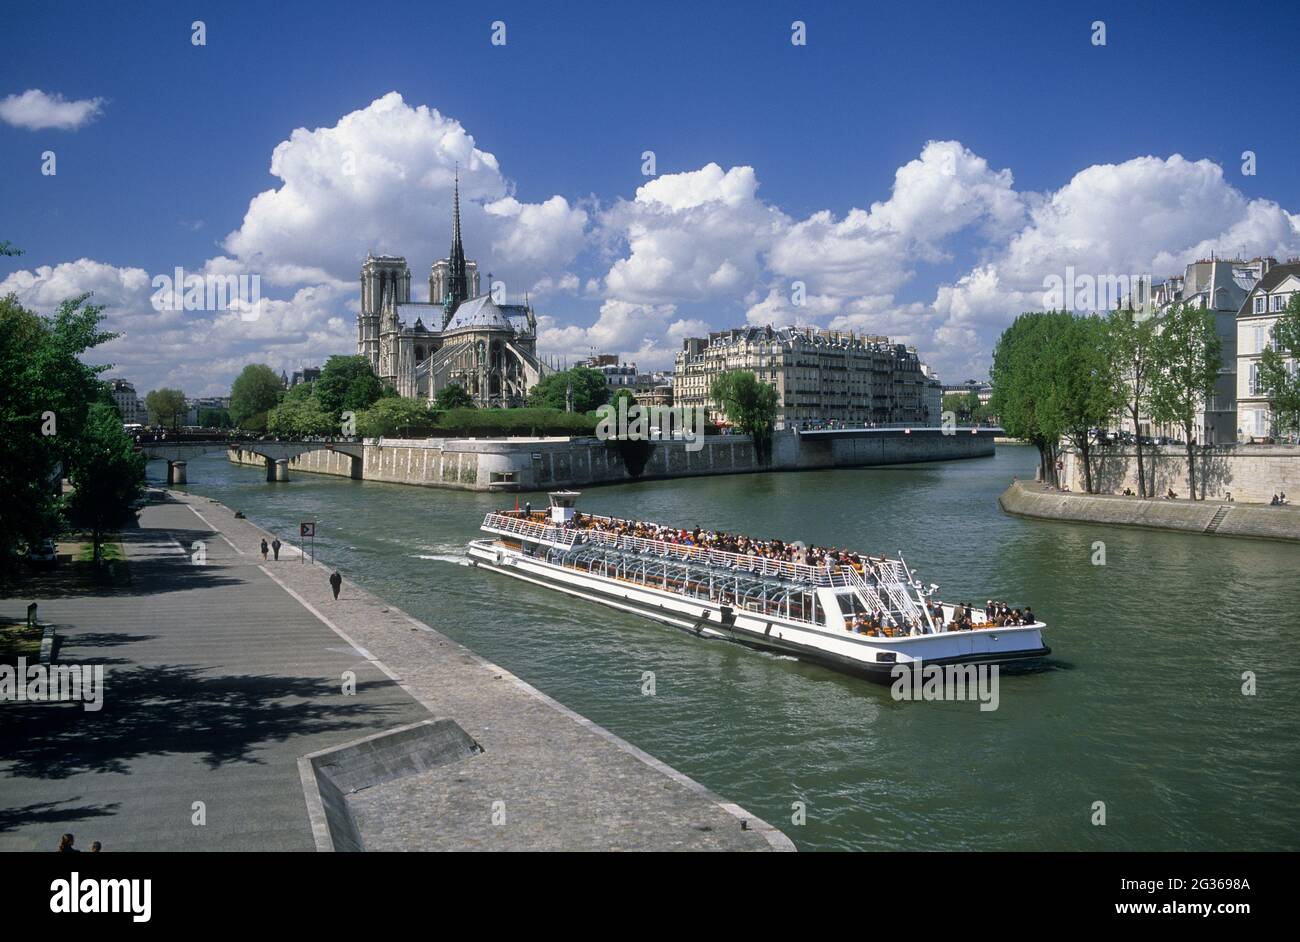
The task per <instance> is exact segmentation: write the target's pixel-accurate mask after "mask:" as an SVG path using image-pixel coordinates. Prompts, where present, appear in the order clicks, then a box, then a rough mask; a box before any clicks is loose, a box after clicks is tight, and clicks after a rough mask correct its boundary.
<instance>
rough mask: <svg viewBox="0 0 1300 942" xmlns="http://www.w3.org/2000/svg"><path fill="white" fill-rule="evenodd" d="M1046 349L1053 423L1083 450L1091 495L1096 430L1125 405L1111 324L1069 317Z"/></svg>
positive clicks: (1085, 481)
mask: <svg viewBox="0 0 1300 942" xmlns="http://www.w3.org/2000/svg"><path fill="white" fill-rule="evenodd" d="M1046 353H1047V361H1046V364H1045V366H1046V367H1047V368H1048V369H1049V370H1050V373H1049V377H1048V378H1049V379H1050V387H1049V390H1048V394H1047V399H1046V402H1045V404H1044V407H1045V409H1046V412H1047V414H1048V415H1049V416H1050V422H1051V424H1052V426H1053V427H1055V428H1059V429H1060V430H1061V434H1062V435H1063V436H1064V437H1065V439H1066V440H1067V441H1069V443H1070V444H1071V445H1073V446H1074V449H1075V451H1076V452H1077V453H1078V455H1079V460H1080V461H1081V462H1082V463H1083V486H1084V490H1085V491H1086V492H1087V493H1089V494H1091V493H1092V492H1093V487H1092V445H1093V436H1092V431H1093V429H1104V428H1105V427H1106V426H1107V425H1108V424H1109V422H1110V419H1111V417H1112V416H1113V415H1114V414H1115V410H1116V409H1118V408H1119V404H1120V400H1119V397H1118V396H1117V394H1116V386H1117V382H1116V379H1115V373H1116V369H1115V365H1114V363H1113V361H1112V359H1111V350H1110V345H1109V342H1108V330H1107V322H1106V321H1105V320H1103V319H1102V318H1100V317H1096V316H1092V315H1088V316H1074V315H1069V316H1068V319H1064V320H1061V322H1060V325H1059V326H1058V327H1057V328H1056V329H1055V330H1054V331H1053V333H1052V336H1051V338H1050V340H1049V341H1048V343H1047V347H1046Z"/></svg>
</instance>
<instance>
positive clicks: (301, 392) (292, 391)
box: [280, 383, 315, 402]
mask: <svg viewBox="0 0 1300 942" xmlns="http://www.w3.org/2000/svg"><path fill="white" fill-rule="evenodd" d="M314 386H315V384H314V383H299V384H298V385H297V386H290V387H289V388H288V389H287V390H285V393H284V396H283V398H281V400H280V401H281V402H306V401H307V400H308V399H311V398H312V397H313V396H314V395H315V389H314Z"/></svg>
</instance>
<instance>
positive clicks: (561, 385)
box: [528, 366, 609, 412]
mask: <svg viewBox="0 0 1300 942" xmlns="http://www.w3.org/2000/svg"><path fill="white" fill-rule="evenodd" d="M570 393H572V398H573V402H572V405H573V408H572V410H571V411H573V412H592V411H594V410H595V409H597V408H599V407H600V406H603V405H604V404H605V403H607V402H609V384H608V383H606V382H605V374H604V373H601V372H600V371H599V370H593V369H590V368H589V367H585V366H575V367H574V368H573V369H571V370H564V371H563V372H560V373H552V374H551V375H550V376H547V377H544V378H543V379H542V381H541V382H539V383H538V384H537V385H536V386H534V387H533V388H532V389H531V390H530V391H529V393H528V404H529V405H530V406H534V407H536V408H543V409H560V410H563V411H569V397H570Z"/></svg>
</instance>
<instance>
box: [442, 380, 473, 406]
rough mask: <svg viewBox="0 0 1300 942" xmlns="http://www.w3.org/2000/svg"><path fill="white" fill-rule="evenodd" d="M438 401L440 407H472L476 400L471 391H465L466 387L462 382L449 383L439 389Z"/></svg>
mask: <svg viewBox="0 0 1300 942" xmlns="http://www.w3.org/2000/svg"><path fill="white" fill-rule="evenodd" d="M437 403H438V408H439V409H472V408H473V407H474V400H473V399H472V398H471V397H470V394H469V393H467V392H465V387H464V386H462V385H460V383H448V384H447V385H446V386H444V387H442V389H440V390H438V395H437Z"/></svg>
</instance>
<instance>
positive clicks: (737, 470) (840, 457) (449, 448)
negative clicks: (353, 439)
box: [230, 429, 994, 491]
mask: <svg viewBox="0 0 1300 942" xmlns="http://www.w3.org/2000/svg"><path fill="white" fill-rule="evenodd" d="M993 438H994V436H993V434H992V433H986V432H981V433H979V434H971V433H970V431H969V430H967V431H965V432H958V433H957V434H955V435H944V434H942V433H941V432H940V431H939V430H938V429H916V430H913V431H912V432H910V433H909V432H905V431H904V430H902V429H889V430H879V431H876V432H873V433H872V434H869V435H862V436H850V437H840V438H818V437H814V436H806V435H805V436H801V435H798V434H795V433H794V432H778V433H777V434H776V435H775V436H774V438H773V442H772V456H771V461H770V462H769V463H768V464H766V465H764V464H762V463H760V462H759V460H758V458H757V456H756V455H755V453H754V443H753V440H752V439H750V438H749V437H748V436H745V435H719V436H709V437H708V438H707V439H706V440H705V442H704V446H703V447H702V448H700V449H698V450H696V451H692V450H690V449H688V448H687V446H686V443H685V442H682V441H660V442H655V443H654V448H653V450H652V451H651V453H650V457H649V460H648V461H647V462H646V465H645V468H644V469H643V470H642V473H641V474H640V476H639V477H637V478H633V477H632V476H631V475H630V474H629V473H628V471H627V468H626V466H625V465H624V462H623V457H622V455H621V454H620V452H619V450H618V449H617V448H615V447H612V446H610V445H608V444H606V443H605V442H602V441H597V440H596V439H593V438H574V439H570V438H544V439H536V438H530V439H439V438H430V439H420V440H404V439H371V440H367V442H366V443H365V454H364V457H363V459H362V470H361V478H362V479H363V480H366V481H388V482H391V483H395V484H414V485H420V486H424V487H444V488H453V489H460V490H476V491H488V490H520V491H536V490H546V489H550V488H557V487H583V486H587V485H591V484H605V483H617V482H623V481H631V480H646V479H655V478H676V477H694V476H698V475H708V474H745V473H753V472H760V471H793V470H813V469H819V468H847V467H870V466H874V465H890V464H905V463H909V462H914V461H947V460H952V459H958V458H977V457H988V456H991V455H992V454H993V450H994V444H993ZM230 460H231V461H234V462H236V463H239V464H251V465H257V466H259V467H260V466H262V465H264V464H265V459H263V458H262V457H261V456H259V455H257V454H254V453H252V452H251V451H248V450H239V449H234V450H232V451H231V452H230ZM289 471H290V472H291V473H292V472H296V471H306V472H309V473H312V474H333V475H339V476H342V477H348V476H351V475H352V461H351V459H350V458H349V457H348V456H347V455H343V454H339V453H336V452H331V451H328V450H324V449H322V450H320V451H309V452H305V453H304V454H302V455H300V456H299V457H297V458H294V459H292V460H291V461H290V462H289Z"/></svg>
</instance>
